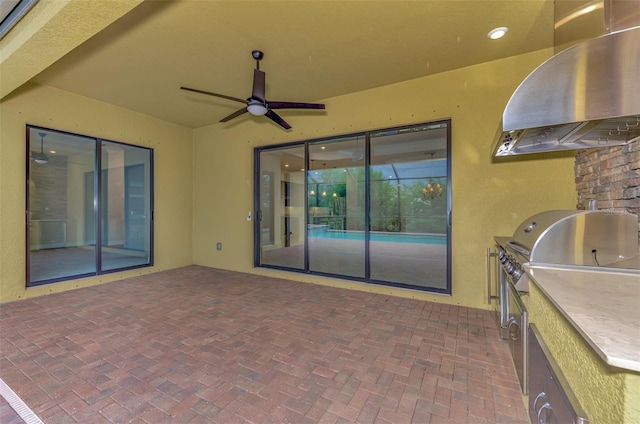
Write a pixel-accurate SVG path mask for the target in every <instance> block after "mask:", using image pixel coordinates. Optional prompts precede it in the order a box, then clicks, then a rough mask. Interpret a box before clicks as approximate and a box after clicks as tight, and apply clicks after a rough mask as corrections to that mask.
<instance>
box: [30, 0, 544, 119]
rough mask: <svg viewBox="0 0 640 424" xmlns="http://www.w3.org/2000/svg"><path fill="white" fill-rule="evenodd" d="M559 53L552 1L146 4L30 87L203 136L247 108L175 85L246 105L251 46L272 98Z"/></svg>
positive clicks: (326, 94)
mask: <svg viewBox="0 0 640 424" xmlns="http://www.w3.org/2000/svg"><path fill="white" fill-rule="evenodd" d="M98 3H99V2H98ZM497 26H508V27H509V28H510V30H509V32H508V34H507V35H506V36H505V37H504V38H503V39H500V40H496V41H493V40H490V39H489V38H488V37H487V33H488V32H489V30H491V29H492V28H494V27H497ZM58 31H59V33H60V36H63V35H64V34H63V32H64V31H65V27H64V26H60V28H59V29H58ZM50 42H54V41H50ZM552 45H553V2H552V1H550V0H504V1H503V0H471V1H462V0H447V1H435V0H421V1H401V0H397V1H348V0H342V1H320V0H315V1H311V0H298V1H266V0H265V1H242V0H237V1H214V0H210V1H204V0H200V1H194V0H189V1H144V2H143V3H141V4H140V5H138V6H137V7H135V8H133V9H132V10H131V11H130V12H129V13H127V14H126V15H124V16H123V17H122V18H120V19H118V20H116V21H114V22H113V23H112V24H111V25H109V26H107V27H106V28H105V29H104V30H102V31H100V32H99V33H97V34H96V35H95V36H93V37H92V38H90V39H89V40H87V41H86V42H84V43H83V44H81V45H79V46H78V47H77V48H75V49H74V50H73V51H71V52H70V53H68V54H66V55H65V56H64V57H62V58H61V59H60V60H58V61H57V62H56V63H54V64H53V65H51V66H50V67H48V68H47V69H45V70H44V71H43V72H41V73H40V74H39V75H37V76H36V77H35V78H34V80H35V81H36V82H38V83H40V84H46V85H50V86H53V87H57V88H60V89H62V90H65V91H69V92H73V93H76V94H80V95H82V96H86V97H90V98H93V99H97V100H100V101H103V102H107V103H111V104H114V105H117V106H121V107H124V108H127V109H131V110H134V111H138V112H141V113H145V114H148V115H151V116H154V117H157V118H160V119H163V120H166V121H170V122H174V123H177V124H181V125H184V126H187V127H191V128H197V127H201V126H205V125H209V124H213V123H216V122H218V121H219V120H220V119H221V118H223V117H224V116H226V115H228V114H230V113H231V112H233V111H235V110H237V109H239V108H241V107H242V104H240V103H235V102H233V101H229V100H224V99H219V98H214V97H209V96H204V95H200V94H195V93H189V92H186V91H182V90H180V89H179V87H180V86H188V87H194V88H198V89H202V90H207V91H214V92H218V93H222V94H226V95H229V96H233V97H239V98H246V97H248V96H249V95H250V93H251V83H252V82H251V80H252V76H253V69H254V67H255V61H254V60H253V58H252V57H251V51H252V50H255V49H259V50H262V51H263V52H264V54H265V58H264V60H263V61H262V62H261V64H260V69H261V70H263V71H265V72H266V82H267V87H266V91H267V93H266V95H267V98H268V99H270V100H285V101H305V102H318V101H322V100H323V99H328V98H331V97H335V96H341V95H344V94H348V93H352V92H356V91H361V90H366V89H370V88H373V87H378V86H383V85H387V84H393V83H397V82H401V81H405V80H409V79H414V78H419V77H423V76H426V75H429V74H434V73H439V72H443V71H448V70H451V69H455V68H460V67H464V66H469V65H474V64H477V63H482V62H486V61H492V60H496V59H499V58H503V57H508V56H513V55H517V54H521V53H524V52H530V51H535V50H539V49H543V48H548V47H551V46H552ZM416 95H423V94H422V93H416ZM380 107H384V105H380ZM328 112H329V111H327V113H328ZM298 113H320V114H322V113H324V112H321V111H307V112H300V111H287V110H283V111H280V115H281V116H282V117H283V118H284V119H286V120H287V121H289V123H290V124H291V125H292V126H295V115H296V114H298ZM243 119H244V120H248V119H264V118H256V117H252V116H250V115H248V114H246V115H243V116H242V117H240V118H237V120H243ZM221 125H226V124H221Z"/></svg>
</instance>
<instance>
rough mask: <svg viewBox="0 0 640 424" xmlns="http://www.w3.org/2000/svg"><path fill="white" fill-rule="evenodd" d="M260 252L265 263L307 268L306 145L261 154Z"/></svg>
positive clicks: (259, 199) (257, 220) (259, 254)
mask: <svg viewBox="0 0 640 424" xmlns="http://www.w3.org/2000/svg"><path fill="white" fill-rule="evenodd" d="M259 162H260V175H259V178H258V184H259V187H260V190H259V193H258V195H259V198H258V201H257V202H258V204H259V208H258V212H257V214H256V216H257V217H258V219H256V222H257V223H258V226H259V228H258V234H259V235H258V239H259V240H258V243H257V246H258V256H259V257H260V258H261V261H262V264H263V265H270V266H276V267H286V268H293V269H298V270H303V269H304V237H305V230H304V229H305V227H304V224H305V208H304V204H305V203H304V201H305V195H304V176H305V169H304V166H305V165H304V146H296V147H288V148H282V149H274V150H265V151H262V152H261V153H260V155H259Z"/></svg>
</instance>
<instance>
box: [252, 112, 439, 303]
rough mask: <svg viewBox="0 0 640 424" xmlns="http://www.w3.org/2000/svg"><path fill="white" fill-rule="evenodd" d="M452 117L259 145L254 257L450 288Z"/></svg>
mask: <svg viewBox="0 0 640 424" xmlns="http://www.w3.org/2000/svg"><path fill="white" fill-rule="evenodd" d="M449 145H450V123H449V122H448V121H442V122H436V123H430V124H424V125H416V126H410V127H403V128H391V129H387V130H384V131H371V132H364V133H361V134H354V135H350V136H344V137H335V138H329V139H322V140H310V141H306V142H300V143H293V144H290V145H286V146H271V147H264V148H259V149H256V185H255V187H256V188H257V190H256V216H257V217H258V220H257V222H256V235H255V240H256V250H255V252H256V253H255V265H256V266H264V267H273V268H281V269H287V270H292V271H299V272H305V273H310V274H318V275H328V276H329V275H330V276H337V277H341V278H346V279H352V280H357V281H363V282H368V283H373V284H383V285H392V286H399V287H406V288H415V289H421V290H428V291H434V292H439V293H450V292H451V283H450V280H451V279H450V256H451V255H450V232H451V227H450V222H449V219H448V217H449V213H450V167H449V164H450V148H449Z"/></svg>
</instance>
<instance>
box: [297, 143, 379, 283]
mask: <svg viewBox="0 0 640 424" xmlns="http://www.w3.org/2000/svg"><path fill="white" fill-rule="evenodd" d="M364 147H365V146H364V137H363V136H359V137H349V138H343V139H337V140H330V141H319V142H313V143H310V144H309V171H308V172H307V188H308V202H307V205H308V223H309V224H308V225H307V236H308V238H307V240H308V245H309V270H310V271H315V272H319V273H327V274H337V275H345V276H350V277H360V278H364V277H365V272H366V270H365V240H364V233H363V232H362V230H363V228H364V216H365V209H366V208H365V198H364V195H365V190H364V187H365V184H364V181H365V179H364V177H365V172H364V171H365V168H364Z"/></svg>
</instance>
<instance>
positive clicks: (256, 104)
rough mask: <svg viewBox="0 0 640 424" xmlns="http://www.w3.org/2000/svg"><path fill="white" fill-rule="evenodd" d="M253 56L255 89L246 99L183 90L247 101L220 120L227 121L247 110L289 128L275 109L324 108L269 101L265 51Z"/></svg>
mask: <svg viewBox="0 0 640 424" xmlns="http://www.w3.org/2000/svg"><path fill="white" fill-rule="evenodd" d="M251 56H253V58H254V59H255V60H256V69H254V71H253V90H252V91H251V97H249V98H248V99H246V100H242V99H240V98H237V97H231V96H225V95H224V94H218V93H211V92H209V91H204V90H198V89H196V88H189V87H180V89H181V90H187V91H193V92H195V93H200V94H206V95H208V96H215V97H220V98H223V99H227V100H233V101H235V102H240V103H245V104H246V105H247V106H246V107H243V108H242V109H240V110H237V111H235V112H233V113H232V114H231V115H229V116H226V117H224V118H222V119H221V120H220V122H227V121H230V120H231V119H233V118H236V117H238V116H240V115H242V114H244V113H246V112H249V113H250V114H252V115H255V116H262V115H266V117H267V118H269V119H271V120H272V121H273V122H275V123H276V124H278V125H280V126H281V127H282V128H284V129H286V130H288V129H291V125H289V124H288V123H287V122H286V121H285V120H284V119H282V118H281V117H280V116H279V115H278V114H277V113H275V112H274V109H324V104H321V103H298V102H282V101H277V102H276V101H268V100H267V99H266V98H265V89H264V88H265V83H264V81H265V73H264V72H262V71H261V70H260V61H261V60H262V58H263V57H264V53H262V52H261V51H260V50H254V51H252V52H251Z"/></svg>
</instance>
